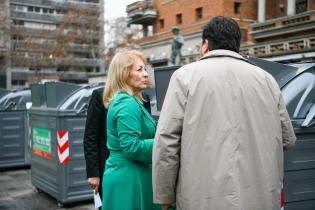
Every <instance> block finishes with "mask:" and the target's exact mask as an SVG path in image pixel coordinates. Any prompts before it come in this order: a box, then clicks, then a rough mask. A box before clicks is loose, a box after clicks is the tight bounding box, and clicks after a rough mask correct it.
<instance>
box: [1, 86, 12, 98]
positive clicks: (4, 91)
mask: <svg viewBox="0 0 315 210" xmlns="http://www.w3.org/2000/svg"><path fill="white" fill-rule="evenodd" d="M9 92H10V91H8V90H6V89H3V88H0V99H1V98H2V97H3V96H5V95H6V94H8V93H9Z"/></svg>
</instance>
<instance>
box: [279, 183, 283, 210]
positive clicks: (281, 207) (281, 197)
mask: <svg viewBox="0 0 315 210" xmlns="http://www.w3.org/2000/svg"><path fill="white" fill-rule="evenodd" d="M280 209H281V210H284V189H283V185H282V188H281V194H280Z"/></svg>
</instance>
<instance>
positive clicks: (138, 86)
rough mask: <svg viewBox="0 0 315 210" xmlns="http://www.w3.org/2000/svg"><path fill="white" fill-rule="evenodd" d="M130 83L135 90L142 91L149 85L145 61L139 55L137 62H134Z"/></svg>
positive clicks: (136, 58)
mask: <svg viewBox="0 0 315 210" xmlns="http://www.w3.org/2000/svg"><path fill="white" fill-rule="evenodd" d="M128 85H129V86H130V87H131V88H132V89H133V91H136V92H137V91H140V90H143V89H145V88H147V87H149V85H150V82H149V77H148V72H147V71H146V69H145V65H144V63H143V61H142V60H141V59H140V58H139V57H137V56H136V57H135V63H134V64H133V66H132V68H131V71H130V75H129V79H128Z"/></svg>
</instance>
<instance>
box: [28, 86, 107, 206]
mask: <svg viewBox="0 0 315 210" xmlns="http://www.w3.org/2000/svg"><path fill="white" fill-rule="evenodd" d="M96 88H101V86H91V85H90V86H88V85H86V86H79V85H73V84H69V83H62V82H48V83H45V84H34V85H32V87H31V90H32V102H33V106H32V108H31V109H30V111H29V113H30V125H31V132H32V155H31V181H32V184H33V185H34V186H35V187H36V188H37V189H38V190H40V191H44V192H46V193H47V194H49V195H51V196H52V197H54V198H55V199H56V200H57V201H58V204H59V205H63V204H67V203H73V202H77V201H84V200H90V199H92V198H93V192H92V189H91V188H90V187H89V186H88V183H87V178H86V170H85V159H84V150H83V137H84V129H85V120H86V112H87V107H88V103H89V100H90V98H91V95H92V91H93V90H95V89H96ZM62 135H63V136H62ZM58 136H59V138H58Z"/></svg>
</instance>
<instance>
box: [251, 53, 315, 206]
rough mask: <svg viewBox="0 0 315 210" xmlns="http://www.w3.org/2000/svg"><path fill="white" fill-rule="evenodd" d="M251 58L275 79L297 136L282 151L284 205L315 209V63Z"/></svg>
mask: <svg viewBox="0 0 315 210" xmlns="http://www.w3.org/2000/svg"><path fill="white" fill-rule="evenodd" d="M250 60H252V61H253V62H254V63H256V64H257V65H258V66H260V67H262V68H263V69H264V70H266V71H267V72H269V73H270V74H272V75H273V76H274V77H275V78H276V80H277V82H278V84H279V86H280V88H281V92H282V95H283V98H284V101H285V103H286V106H287V110H288V113H289V115H290V118H291V121H292V124H293V127H294V131H295V134H296V137H297V141H296V145H295V147H294V148H293V149H291V150H288V151H285V153H284V157H285V159H284V161H285V162H284V170H285V172H284V199H285V206H284V208H285V210H309V209H315V117H314V116H315V63H303V64H292V65H290V66H288V65H282V64H278V63H274V62H269V61H264V60H261V59H257V58H250Z"/></svg>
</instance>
